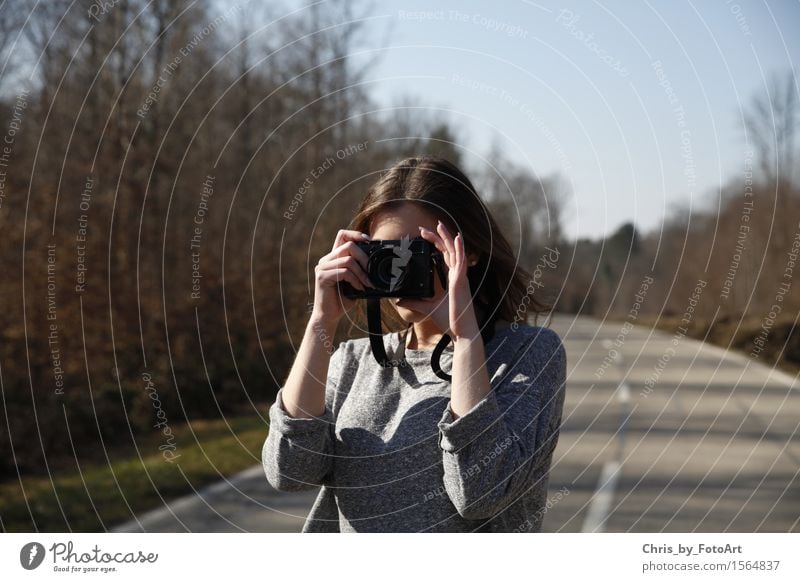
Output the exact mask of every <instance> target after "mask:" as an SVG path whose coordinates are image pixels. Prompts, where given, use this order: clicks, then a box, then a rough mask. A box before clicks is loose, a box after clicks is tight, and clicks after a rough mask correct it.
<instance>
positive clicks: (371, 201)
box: [349, 155, 551, 322]
mask: <svg viewBox="0 0 800 582" xmlns="http://www.w3.org/2000/svg"><path fill="white" fill-rule="evenodd" d="M408 201H413V202H416V203H422V204H424V208H425V210H426V211H428V212H429V213H431V214H432V215H433V216H434V217H436V218H437V219H439V220H441V221H442V222H443V223H444V224H445V226H447V228H448V230H449V231H450V232H451V233H453V234H454V235H455V233H456V232H459V231H460V232H461V233H462V234H461V236H462V237H463V238H464V247H465V250H466V252H467V253H468V254H469V253H474V254H475V255H476V256H477V263H476V264H475V265H474V266H471V267H469V268H468V270H467V278H468V279H469V285H470V289H471V291H472V297H473V300H475V299H477V300H478V302H480V303H482V304H484V305H487V306H488V308H489V310H490V313H491V314H492V315H493V317H494V318H495V319H504V320H506V321H509V322H516V321H522V322H525V321H526V320H527V315H528V312H533V313H534V314H535V315H538V314H540V313H544V312H547V311H550V309H551V307H550V306H548V305H545V304H544V303H543V302H542V301H540V300H539V298H538V297H534V296H532V295H531V294H530V293H529V291H528V290H527V287H528V285H529V282H530V281H531V280H532V279H531V276H530V274H529V273H528V272H527V271H526V270H525V269H523V268H522V267H521V266H520V265H519V263H518V261H517V258H516V257H515V256H514V252H513V250H512V249H511V245H510V244H509V243H508V240H507V239H506V238H505V237H504V236H503V233H502V232H501V230H500V228H499V227H498V225H497V222H496V221H495V219H494V217H493V216H492V214H491V213H490V211H489V209H488V208H487V207H486V205H485V204H484V202H483V201H482V200H481V198H480V197H479V196H478V194H477V192H476V191H475V188H474V187H473V185H472V183H471V182H470V181H469V179H468V178H467V177H466V176H465V175H464V173H463V172H461V170H459V169H458V168H457V167H456V166H455V165H454V164H453V163H451V162H449V161H448V160H446V159H444V158H440V157H437V156H432V155H420V156H416V157H410V158H406V159H404V160H400V161H399V162H397V163H396V164H394V165H393V166H392V167H391V168H389V169H388V170H386V171H385V172H384V173H382V174H381V176H380V177H379V178H378V180H377V181H376V182H375V183H373V184H372V186H370V187H369V189H368V190H367V194H366V196H365V197H364V199H363V200H362V201H361V204H360V205H359V207H358V210H357V212H356V215H355V217H353V220H352V221H351V222H350V226H349V228H351V229H353V230H358V231H361V232H369V231H370V227H371V224H372V221H373V220H374V218H375V216H376V215H377V214H378V213H379V212H382V211H384V210H387V209H388V208H391V207H392V206H395V205H398V204H401V203H404V202H408ZM382 303H385V302H382ZM363 304H364V302H363V301H359V302H358V310H359V311H358V316H357V319H358V320H360V321H361V322H363V321H365V318H364V305H363ZM382 307H383V309H382V311H383V313H384V320H385V319H387V318H388V319H392V320H397V319H399V318H398V316H397V313H396V312H395V311H394V310H393V309H386V308H385V306H382ZM487 315H488V314H487Z"/></svg>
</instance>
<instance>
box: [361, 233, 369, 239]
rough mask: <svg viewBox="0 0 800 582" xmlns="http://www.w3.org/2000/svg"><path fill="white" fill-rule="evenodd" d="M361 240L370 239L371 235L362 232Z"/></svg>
mask: <svg viewBox="0 0 800 582" xmlns="http://www.w3.org/2000/svg"><path fill="white" fill-rule="evenodd" d="M361 238H365V239H369V235H368V234H367V233H366V232H362V233H361Z"/></svg>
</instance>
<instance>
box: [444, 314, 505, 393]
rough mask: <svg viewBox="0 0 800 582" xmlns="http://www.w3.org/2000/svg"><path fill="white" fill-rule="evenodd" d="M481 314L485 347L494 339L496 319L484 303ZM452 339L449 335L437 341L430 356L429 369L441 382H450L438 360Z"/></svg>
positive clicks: (449, 377) (448, 375) (450, 377)
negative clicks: (482, 315)
mask: <svg viewBox="0 0 800 582" xmlns="http://www.w3.org/2000/svg"><path fill="white" fill-rule="evenodd" d="M483 312H484V313H485V314H486V321H485V322H484V324H483V325H482V326H481V339H483V345H484V346H485V345H486V344H488V343H489V341H490V340H491V339H492V338H493V337H494V322H495V319H496V318H495V315H494V314H493V313H491V312H490V310H489V306H488V305H487V304H485V303H484V304H483ZM452 339H453V338H451V337H450V335H449V334H444V335H443V336H442V337H441V339H440V340H439V343H437V344H436V347H435V348H433V354H432V355H431V368H433V373H434V374H436V375H437V376H438V377H439V378H441V379H442V380H447V381H448V382H450V381H452V379H453V377H452V376H451V375H450V374H448V373H447V372H445V371H444V370H442V366H441V364H440V363H439V360H440V359H441V357H442V352H444V349H445V348H446V347H447V345H448V344H449V343H450V342H451V341H452Z"/></svg>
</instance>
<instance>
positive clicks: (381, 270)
mask: <svg viewBox="0 0 800 582" xmlns="http://www.w3.org/2000/svg"><path fill="white" fill-rule="evenodd" d="M356 244H357V245H358V246H359V247H360V248H361V250H363V251H364V252H365V253H366V254H367V257H368V258H369V261H368V263H367V276H368V277H369V280H370V281H371V282H372V284H373V285H375V288H374V289H371V288H369V287H366V288H365V289H364V290H363V291H361V290H358V289H356V288H354V287H353V286H352V285H350V283H348V282H347V281H341V282H340V283H339V290H340V292H341V294H342V295H343V296H345V297H348V298H350V299H366V298H369V297H408V298H429V297H433V295H434V290H435V287H434V280H433V277H434V272H436V273H438V275H439V277H440V280H441V281H442V286H444V287H446V285H445V281H446V277H445V275H444V270H443V257H442V254H441V253H440V252H439V251H438V250H437V249H436V247H435V246H434V245H433V244H431V243H429V242H428V241H426V240H425V239H422V238H414V239H409V238H403V239H399V240H373V241H364V242H357V243H356Z"/></svg>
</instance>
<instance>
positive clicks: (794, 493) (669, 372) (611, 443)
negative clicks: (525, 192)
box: [116, 317, 800, 532]
mask: <svg viewBox="0 0 800 582" xmlns="http://www.w3.org/2000/svg"><path fill="white" fill-rule="evenodd" d="M552 327H553V328H554V329H555V330H556V331H558V332H559V334H561V337H562V338H563V339H564V342H565V344H566V348H567V354H568V361H569V369H568V383H567V398H566V403H565V408H564V424H563V426H562V431H561V439H560V441H559V445H558V448H557V450H556V453H555V458H554V460H553V467H552V471H551V478H550V498H551V501H552V507H551V509H550V510H549V511H548V513H547V515H546V517H545V521H544V531H551V532H566V531H569V532H577V531H596V532H600V531H640V532H662V531H664V532H687V531H698V532H719V531H730V532H750V531H758V532H787V531H794V532H798V531H800V381H797V380H796V379H793V378H791V377H790V376H788V375H786V374H782V373H780V372H776V371H773V370H772V369H770V368H768V367H766V366H762V365H760V364H758V363H755V362H753V361H752V360H750V359H749V358H747V357H746V356H743V355H739V354H734V353H731V352H725V351H724V350H721V349H719V348H716V347H713V346H708V345H704V344H701V343H699V342H696V341H693V340H690V339H687V338H679V339H677V341H673V340H674V339H675V338H674V336H671V335H668V334H665V333H661V332H656V331H651V330H649V329H647V328H640V327H634V328H633V329H631V330H630V331H629V332H628V333H627V334H623V335H620V332H621V330H622V324H620V323H608V322H606V323H601V322H599V321H597V320H593V319H589V318H583V317H581V318H577V319H573V318H571V317H556V318H555V319H554V321H553V323H552ZM618 338H623V339H624V341H623V342H622V343H621V344H619V342H618V343H617V345H615V343H614V342H615V340H617V339H618ZM617 346H618V347H617ZM559 491H560V493H559ZM315 496H316V491H313V492H308V493H301V494H287V493H280V492H277V491H275V490H273V489H271V487H270V486H269V484H268V483H267V482H266V478H265V477H264V473H263V471H262V470H261V467H260V466H256V467H253V468H251V469H249V470H247V471H245V472H243V473H240V474H239V475H237V476H236V477H234V478H232V479H230V482H225V481H223V482H220V483H217V484H215V485H213V486H211V487H209V488H206V489H204V490H203V491H201V494H200V495H199V496H191V497H186V498H183V499H180V500H178V501H176V502H174V503H172V504H170V505H169V506H168V507H166V508H162V509H159V510H156V511H154V512H151V513H148V514H146V515H143V516H140V517H139V522H138V523H137V522H136V521H134V522H131V523H128V524H125V525H123V526H120V527H119V528H117V530H116V531H143V530H144V531H194V532H221V531H259V532H262V531H274V532H279V531H281V532H286V531H299V530H300V529H301V527H302V524H303V521H304V518H305V516H306V515H307V513H308V510H309V508H310V506H311V503H312V502H313V500H314V497H315Z"/></svg>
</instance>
